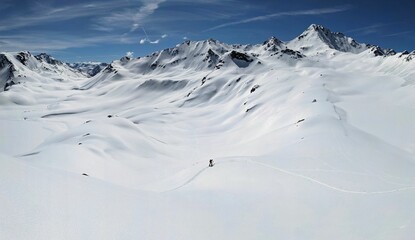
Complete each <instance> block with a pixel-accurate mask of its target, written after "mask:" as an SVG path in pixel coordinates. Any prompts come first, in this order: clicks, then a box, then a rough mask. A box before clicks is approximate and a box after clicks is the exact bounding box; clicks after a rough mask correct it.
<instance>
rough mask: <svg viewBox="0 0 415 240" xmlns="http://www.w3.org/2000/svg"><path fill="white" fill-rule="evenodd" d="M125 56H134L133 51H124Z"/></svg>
mask: <svg viewBox="0 0 415 240" xmlns="http://www.w3.org/2000/svg"><path fill="white" fill-rule="evenodd" d="M125 56H126V57H129V58H133V56H134V52H131V51H130V52H126V53H125Z"/></svg>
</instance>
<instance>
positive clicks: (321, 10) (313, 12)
mask: <svg viewBox="0 0 415 240" xmlns="http://www.w3.org/2000/svg"><path fill="white" fill-rule="evenodd" d="M349 9H351V6H350V5H346V6H339V7H334V8H319V9H309V10H300V11H287V12H277V13H273V14H267V15H262V16H256V17H252V18H246V19H242V20H238V21H233V22H227V23H223V24H220V25H217V26H214V27H211V28H208V29H206V30H204V32H208V31H212V30H216V29H220V28H224V27H229V26H234V25H239V24H244V23H250V22H256V21H264V20H268V19H272V18H278V17H286V16H304V15H322V14H329V13H338V12H344V11H347V10H349Z"/></svg>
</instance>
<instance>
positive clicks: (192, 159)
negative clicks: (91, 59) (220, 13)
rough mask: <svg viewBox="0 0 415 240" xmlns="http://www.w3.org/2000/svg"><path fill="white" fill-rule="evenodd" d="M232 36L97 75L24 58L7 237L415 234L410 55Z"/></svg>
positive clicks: (9, 147)
mask: <svg viewBox="0 0 415 240" xmlns="http://www.w3.org/2000/svg"><path fill="white" fill-rule="evenodd" d="M298 44H299V43H298V42H292V43H291V45H292V46H291V47H292V48H293V49H294V50H298V51H300V50H301V49H300V48H296V47H298V46H299V45H298ZM307 44H309V42H308V43H307ZM317 44H318V43H314V44H313V45H317ZM287 46H290V44H288V45H287ZM359 46H360V45H359ZM236 47H237V46H230V45H226V44H222V43H219V42H216V41H213V40H209V41H204V42H187V43H183V44H182V45H180V46H178V47H176V48H175V49H177V52H176V51H175V50H174V49H170V50H164V51H162V52H160V53H157V54H155V55H153V56H148V57H144V58H140V59H123V61H115V62H114V63H112V65H111V66H112V67H113V69H112V70H108V69H107V70H104V71H102V72H100V73H98V74H97V75H96V76H94V77H92V78H85V77H84V76H82V75H81V74H76V73H74V72H72V71H69V70H68V69H67V68H66V67H65V68H62V69H61V71H58V72H57V73H55V74H52V73H48V72H46V71H41V70H39V69H38V70H39V71H38V70H36V71H35V70H33V71H32V70H28V69H29V68H27V69H26V67H25V66H23V65H21V64H20V63H18V62H16V63H14V64H15V65H16V66H20V67H21V69H20V70H19V71H20V72H21V73H22V74H26V77H25V79H21V84H16V85H14V86H12V87H11V88H10V89H9V90H8V91H5V92H1V93H0V104H1V107H0V124H1V126H2V128H1V131H0V153H1V155H0V214H1V217H0V239H316V240H317V239H318V240H322V239H327V240H331V239H344V240H350V239H362V240H363V239H373V240H379V239H388V240H389V239H400V240H401V239H407V240H412V239H415V212H414V211H415V157H414V156H415V124H414V122H415V94H414V93H415V87H414V86H415V85H414V82H415V63H414V61H405V60H403V59H402V57H399V54H397V55H394V56H388V57H375V56H374V55H373V54H372V53H371V51H370V49H367V50H364V51H363V49H362V51H358V52H356V51H352V52H353V53H349V52H341V51H338V50H334V49H331V48H324V47H321V46H319V47H317V48H315V50H314V51H313V49H307V54H305V55H306V56H305V57H301V58H296V57H292V56H291V55H287V54H275V55H272V53H270V52H269V51H268V50H266V48H265V47H264V46H263V45H257V46H250V47H247V46H240V47H238V48H236ZM361 47H362V46H361ZM231 48H232V49H234V50H236V51H239V52H245V53H247V55H248V56H250V58H251V60H252V61H244V60H240V59H234V58H233V57H232V56H231V55H230V54H229V53H230V51H231V50H230V49H231ZM285 48H286V47H285V46H283V47H281V46H279V47H278V49H279V50H281V49H285ZM362 48H363V47H362ZM209 49H211V50H213V52H214V53H216V54H217V56H215V55H213V54H210V55H209V53H208V51H209ZM278 49H277V50H276V51H279V50H278ZM221 51H222V52H221ZM252 53H257V55H252ZM8 56H9V58H13V54H8ZM208 56H210V60H211V62H209V59H208V60H206V61H203V59H205V58H207V57H208ZM176 60H177V61H176ZM220 60H223V62H222V63H221V62H220ZM155 62H156V64H155V65H154V66H151V65H153V64H154V63H155ZM19 64H20V65H19ZM210 64H213V66H209V65H210ZM163 66H164V67H163ZM215 66H218V67H215ZM32 69H34V68H33V67H32ZM35 72H36V73H35ZM57 76H59V77H57ZM57 78H59V79H60V80H57ZM210 158H213V159H214V161H215V166H214V167H212V168H209V167H208V161H209V159H210ZM85 175H88V176H85Z"/></svg>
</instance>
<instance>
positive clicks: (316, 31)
mask: <svg viewBox="0 0 415 240" xmlns="http://www.w3.org/2000/svg"><path fill="white" fill-rule="evenodd" d="M288 45H289V46H290V47H291V48H293V49H296V50H303V51H306V52H319V51H324V50H328V49H335V50H338V51H341V52H351V53H360V52H363V51H364V50H366V49H367V48H366V47H365V45H364V44H360V43H358V42H356V41H355V40H354V39H353V38H350V37H347V36H346V35H344V34H343V33H340V32H332V31H331V30H330V29H328V28H326V27H324V26H322V25H318V24H311V25H310V26H309V27H308V28H307V29H306V30H305V31H304V32H303V33H302V34H301V35H300V36H298V37H297V38H295V39H293V40H292V41H290V42H289V43H288Z"/></svg>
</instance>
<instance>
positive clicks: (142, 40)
mask: <svg viewBox="0 0 415 240" xmlns="http://www.w3.org/2000/svg"><path fill="white" fill-rule="evenodd" d="M159 42H160V39H156V40H154V41H150V40H148V39H147V38H142V39H140V44H145V43H150V44H158V43H159Z"/></svg>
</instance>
